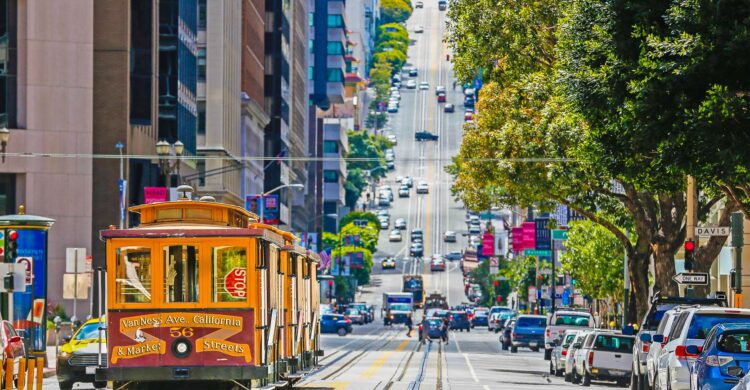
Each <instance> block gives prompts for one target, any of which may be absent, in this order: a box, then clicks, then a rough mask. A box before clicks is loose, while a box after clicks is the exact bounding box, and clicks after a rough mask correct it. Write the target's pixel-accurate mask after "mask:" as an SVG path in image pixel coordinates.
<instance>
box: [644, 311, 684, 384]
mask: <svg viewBox="0 0 750 390" xmlns="http://www.w3.org/2000/svg"><path fill="white" fill-rule="evenodd" d="M680 312H681V311H680V309H679V306H678V307H675V308H674V309H671V310H667V311H666V312H665V313H664V316H663V317H662V318H661V321H659V327H658V328H656V332H655V333H654V335H653V336H652V335H650V334H644V335H643V336H641V337H648V338H649V339H650V341H649V349H648V355H647V356H646V375H647V380H648V385H649V387H651V388H653V386H654V379H655V378H656V369H657V368H656V363H657V358H658V357H659V354H660V353H661V350H662V347H663V346H664V344H666V343H664V339H665V338H666V336H667V335H669V333H670V332H671V331H672V328H673V326H674V325H675V323H676V321H675V320H676V319H677V317H678V316H679V314H680Z"/></svg>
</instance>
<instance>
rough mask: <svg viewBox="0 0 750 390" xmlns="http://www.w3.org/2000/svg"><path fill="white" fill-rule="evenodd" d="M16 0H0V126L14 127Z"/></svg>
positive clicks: (15, 108)
mask: <svg viewBox="0 0 750 390" xmlns="http://www.w3.org/2000/svg"><path fill="white" fill-rule="evenodd" d="M16 2H17V0H0V126H2V127H9V128H15V127H16V126H17V125H16V113H17V106H16V96H17V95H16V94H17V72H18V70H17V64H18V55H17V51H16V48H17V46H16V43H17V42H16V37H17V35H16V34H17V28H18V26H17V13H18V8H17V3H16Z"/></svg>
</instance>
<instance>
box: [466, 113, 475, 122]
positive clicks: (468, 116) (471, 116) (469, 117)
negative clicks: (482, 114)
mask: <svg viewBox="0 0 750 390" xmlns="http://www.w3.org/2000/svg"><path fill="white" fill-rule="evenodd" d="M464 120H465V121H472V120H474V113H473V112H466V113H465V114H464Z"/></svg>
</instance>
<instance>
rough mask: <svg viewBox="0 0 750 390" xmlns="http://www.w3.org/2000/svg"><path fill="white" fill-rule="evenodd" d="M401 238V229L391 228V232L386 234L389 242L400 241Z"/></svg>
mask: <svg viewBox="0 0 750 390" xmlns="http://www.w3.org/2000/svg"><path fill="white" fill-rule="evenodd" d="M401 239H402V238H401V230H398V229H393V230H391V233H390V234H388V241H389V242H401Z"/></svg>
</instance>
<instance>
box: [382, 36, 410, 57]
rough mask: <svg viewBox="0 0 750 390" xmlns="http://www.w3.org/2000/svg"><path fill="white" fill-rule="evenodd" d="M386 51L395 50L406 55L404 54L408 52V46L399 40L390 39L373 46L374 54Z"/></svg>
mask: <svg viewBox="0 0 750 390" xmlns="http://www.w3.org/2000/svg"><path fill="white" fill-rule="evenodd" d="M386 50H396V51H398V52H399V53H403V54H404V55H406V52H407V51H408V50H409V44H408V43H405V42H402V41H399V40H395V39H390V40H383V41H379V42H378V43H377V46H375V52H384V51H386Z"/></svg>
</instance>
